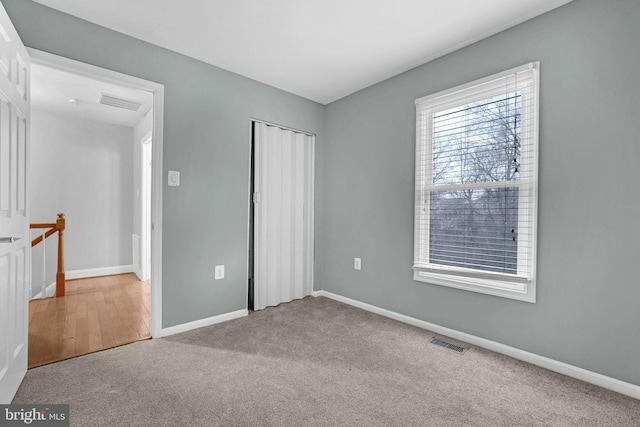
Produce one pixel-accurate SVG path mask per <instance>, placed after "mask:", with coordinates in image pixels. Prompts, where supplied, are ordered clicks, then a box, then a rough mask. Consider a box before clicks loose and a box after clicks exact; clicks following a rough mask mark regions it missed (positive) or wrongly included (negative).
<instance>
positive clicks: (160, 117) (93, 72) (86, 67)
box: [27, 48, 164, 337]
mask: <svg viewBox="0 0 640 427" xmlns="http://www.w3.org/2000/svg"><path fill="white" fill-rule="evenodd" d="M27 52H28V53H29V56H30V57H31V60H32V61H31V62H32V63H36V64H41V65H45V66H47V67H51V68H55V69H58V70H62V71H66V72H69V73H72V74H76V75H79V76H84V77H89V78H94V79H98V80H102V81H105V82H109V83H114V84H118V85H121V86H126V87H130V88H134V89H138V90H144V91H147V92H150V93H151V94H153V128H152V132H153V151H152V157H153V164H154V165H156V167H154V168H153V170H152V174H153V178H152V181H153V182H152V184H151V193H152V195H151V223H152V225H153V230H152V232H151V336H152V337H156V336H157V335H158V334H159V333H160V332H161V330H162V188H163V187H162V183H163V174H162V171H163V166H162V164H163V163H162V151H163V137H164V133H163V132H164V125H163V123H164V85H162V84H160V83H156V82H152V81H150V80H145V79H141V78H138V77H134V76H130V75H128V74H123V73H119V72H117V71H113V70H108V69H106V68H101V67H97V66H95V65H90V64H86V63H84V62H79V61H76V60H73V59H69V58H65V57H62V56H58V55H54V54H51V53H48V52H44V51H41V50H37V49H32V48H27ZM67 278H68V277H67Z"/></svg>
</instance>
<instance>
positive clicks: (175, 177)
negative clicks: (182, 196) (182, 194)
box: [169, 171, 180, 187]
mask: <svg viewBox="0 0 640 427" xmlns="http://www.w3.org/2000/svg"><path fill="white" fill-rule="evenodd" d="M179 185H180V172H178V171H169V187H178V186H179Z"/></svg>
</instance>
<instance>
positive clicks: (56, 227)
mask: <svg viewBox="0 0 640 427" xmlns="http://www.w3.org/2000/svg"><path fill="white" fill-rule="evenodd" d="M65 222H66V221H65V218H64V214H63V213H59V214H58V218H57V219H56V222H40V223H34V224H31V226H30V228H49V230H47V232H46V233H44V238H45V239H46V238H47V237H49V236H51V235H52V234H54V233H56V232H57V233H58V272H57V273H56V297H63V296H64V228H65ZM42 240H43V237H42V235H40V236H38V237H36V238H35V239H33V240H32V241H31V247H34V246H35V245H37V244H38V243H40V242H42ZM42 274H44V272H43V273H42Z"/></svg>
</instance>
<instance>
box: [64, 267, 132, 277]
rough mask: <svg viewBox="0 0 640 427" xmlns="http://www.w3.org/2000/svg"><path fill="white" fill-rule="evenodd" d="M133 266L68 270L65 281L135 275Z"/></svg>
mask: <svg viewBox="0 0 640 427" xmlns="http://www.w3.org/2000/svg"><path fill="white" fill-rule="evenodd" d="M134 271H135V270H134V266H133V264H132V265H116V266H113V267H99V268H87V269H84V270H68V271H65V279H66V280H73V279H86V278H87V277H98V276H111V275H113V274H124V273H133V272H134Z"/></svg>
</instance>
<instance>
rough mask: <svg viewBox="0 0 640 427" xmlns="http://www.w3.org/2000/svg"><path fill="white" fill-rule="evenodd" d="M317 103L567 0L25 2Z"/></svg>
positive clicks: (354, 89)
mask: <svg viewBox="0 0 640 427" xmlns="http://www.w3.org/2000/svg"><path fill="white" fill-rule="evenodd" d="M34 1H36V2H38V3H41V4H43V5H46V6H49V7H52V8H55V9H58V10H60V11H62V12H66V13H68V14H71V15H74V16H77V17H79V18H82V19H85V20H88V21H91V22H94V23H96V24H99V25H102V26H105V27H108V28H111V29H113V30H115V31H119V32H121V33H124V34H128V35H130V36H133V37H136V38H138V39H141V40H145V41H147V42H149V43H153V44H155V45H158V46H162V47H165V48H167V49H171V50H174V51H176V52H180V53H182V54H185V55H188V56H190V57H193V58H196V59H199V60H201V61H204V62H207V63H209V64H212V65H216V66H218V67H221V68H224V69H226V70H229V71H233V72H235V73H238V74H241V75H243V76H246V77H249V78H252V79H255V80H258V81H260V82H263V83H266V84H269V85H271V86H275V87H277V88H280V89H284V90H286V91H289V92H292V93H295V94H297V95H300V96H302V97H305V98H308V99H311V100H314V101H317V102H319V103H322V104H327V103H329V102H332V101H335V100H336V99H339V98H342V97H344V96H346V95H349V94H351V93H353V92H356V91H358V90H360V89H363V88H365V87H367V86H370V85H372V84H374V83H377V82H380V81H382V80H385V79H387V78H389V77H391V76H394V75H397V74H399V73H401V72H404V71H407V70H409V69H411V68H414V67H416V66H418V65H420V64H423V63H425V62H428V61H430V60H432V59H435V58H437V57H439V56H442V55H444V54H446V53H449V52H452V51H454V50H456V49H459V48H461V47H464V46H466V45H469V44H471V43H473V42H476V41H478V40H481V39H483V38H485V37H488V36H490V35H492V34H495V33H497V32H499V31H502V30H504V29H506V28H509V27H511V26H514V25H516V24H519V23H521V22H523V21H526V20H528V19H530V18H532V17H535V16H537V15H539V14H542V13H544V12H547V11H549V10H551V9H554V8H556V7H558V6H560V5H563V4H565V3H569V1H571V0H269V1H265V0H233V1H231V0H180V1H175V0H135V1H131V0H109V1H87V0H34Z"/></svg>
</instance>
